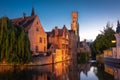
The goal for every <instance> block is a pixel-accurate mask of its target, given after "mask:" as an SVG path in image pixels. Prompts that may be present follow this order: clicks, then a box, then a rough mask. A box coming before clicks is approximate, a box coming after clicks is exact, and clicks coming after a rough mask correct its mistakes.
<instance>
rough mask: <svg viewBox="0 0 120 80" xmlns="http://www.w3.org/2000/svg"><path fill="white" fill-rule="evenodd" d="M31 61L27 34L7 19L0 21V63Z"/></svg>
mask: <svg viewBox="0 0 120 80" xmlns="http://www.w3.org/2000/svg"><path fill="white" fill-rule="evenodd" d="M30 59H31V52H30V45H29V39H28V36H27V33H26V32H25V31H24V29H23V28H22V27H21V26H17V25H13V24H12V22H11V21H10V20H9V19H8V18H7V17H3V18H1V19H0V61H2V62H3V61H4V62H9V63H11V62H19V63H26V62H28V61H30Z"/></svg>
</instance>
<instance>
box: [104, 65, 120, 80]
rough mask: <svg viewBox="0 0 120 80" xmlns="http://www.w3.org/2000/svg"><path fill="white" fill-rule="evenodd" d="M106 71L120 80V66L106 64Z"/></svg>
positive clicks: (116, 79)
mask: <svg viewBox="0 0 120 80" xmlns="http://www.w3.org/2000/svg"><path fill="white" fill-rule="evenodd" d="M105 72H107V73H108V74H110V75H113V76H114V79H115V80H120V68H119V67H115V65H114V66H112V65H108V64H105Z"/></svg>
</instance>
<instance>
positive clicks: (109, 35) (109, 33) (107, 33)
mask: <svg viewBox="0 0 120 80" xmlns="http://www.w3.org/2000/svg"><path fill="white" fill-rule="evenodd" d="M114 34H115V31H114V30H113V29H112V26H110V25H109V24H107V25H106V27H105V28H104V30H103V31H101V34H98V36H97V37H96V39H95V41H94V42H93V45H92V51H93V52H94V53H103V50H105V49H109V48H111V47H114V46H115V44H113V43H112V42H111V41H112V40H115V37H114Z"/></svg>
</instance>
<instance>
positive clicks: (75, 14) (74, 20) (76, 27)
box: [71, 12, 79, 36]
mask: <svg viewBox="0 0 120 80" xmlns="http://www.w3.org/2000/svg"><path fill="white" fill-rule="evenodd" d="M71 30H73V31H74V32H75V34H76V35H78V36H79V23H78V12H72V23H71Z"/></svg>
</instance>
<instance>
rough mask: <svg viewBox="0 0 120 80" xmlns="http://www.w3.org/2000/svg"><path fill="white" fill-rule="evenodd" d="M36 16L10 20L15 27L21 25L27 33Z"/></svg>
mask: <svg viewBox="0 0 120 80" xmlns="http://www.w3.org/2000/svg"><path fill="white" fill-rule="evenodd" d="M36 16H37V15H34V16H28V17H21V18H15V19H12V22H13V23H14V24H15V25H21V26H23V27H24V28H25V30H26V31H28V30H29V29H30V28H31V25H32V23H33V21H34V20H35V18H36Z"/></svg>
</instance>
